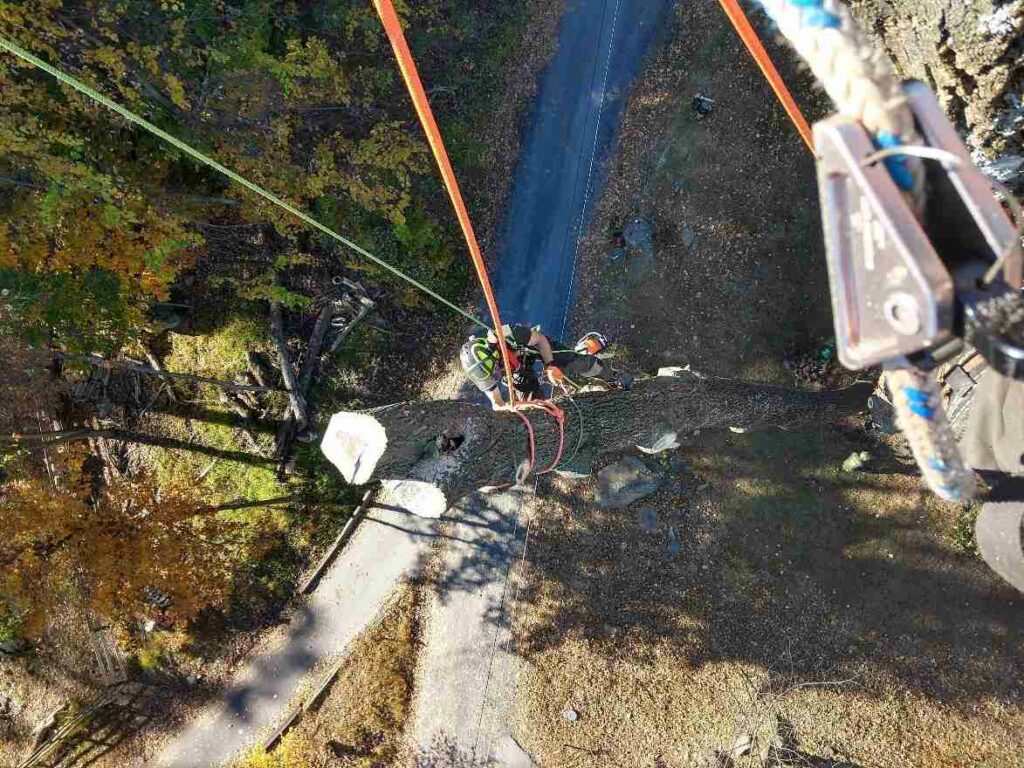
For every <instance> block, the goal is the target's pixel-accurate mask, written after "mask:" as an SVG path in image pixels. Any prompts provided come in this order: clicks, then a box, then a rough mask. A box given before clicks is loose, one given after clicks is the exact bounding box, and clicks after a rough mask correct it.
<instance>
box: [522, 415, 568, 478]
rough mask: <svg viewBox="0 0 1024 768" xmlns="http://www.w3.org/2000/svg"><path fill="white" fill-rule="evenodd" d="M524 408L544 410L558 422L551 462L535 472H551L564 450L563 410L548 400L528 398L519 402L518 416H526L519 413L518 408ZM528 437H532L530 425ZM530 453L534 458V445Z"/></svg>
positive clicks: (542, 473)
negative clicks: (555, 446) (556, 439)
mask: <svg viewBox="0 0 1024 768" xmlns="http://www.w3.org/2000/svg"><path fill="white" fill-rule="evenodd" d="M526 408H536V409H538V410H541V411H544V412H545V413H547V414H549V415H550V416H551V417H552V418H554V420H555V422H556V423H557V424H558V451H557V453H556V454H555V458H554V460H553V461H552V462H551V464H550V466H548V468H547V469H545V470H542V471H540V472H538V473H537V474H538V475H546V474H547V473H548V472H553V471H554V470H555V468H556V467H557V466H558V462H560V461H561V460H562V454H563V453H564V452H565V411H563V410H562V409H561V408H559V407H558V406H557V405H555V404H554V403H552V402H551V401H550V400H530V401H527V402H523V403H520V404H519V405H518V407H517V410H516V413H518V414H519V417H520V418H523V419H525V418H526V417H525V416H523V414H521V413H519V410H523V409H526ZM530 439H531V440H533V439H534V436H533V427H532V425H531V426H530ZM531 453H532V454H533V455H534V458H536V446H532V447H531ZM531 468H532V466H531Z"/></svg>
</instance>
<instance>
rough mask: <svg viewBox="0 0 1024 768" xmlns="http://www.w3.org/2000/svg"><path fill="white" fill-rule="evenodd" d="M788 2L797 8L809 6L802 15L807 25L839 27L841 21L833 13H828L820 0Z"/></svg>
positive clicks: (825, 27)
mask: <svg viewBox="0 0 1024 768" xmlns="http://www.w3.org/2000/svg"><path fill="white" fill-rule="evenodd" d="M789 1H790V3H792V4H793V5H795V6H797V7H799V8H810V9H811V10H810V11H809V12H808V13H807V14H806V15H805V16H804V23H805V24H807V26H809V27H820V28H824V29H839V27H840V26H841V25H842V21H841V20H840V19H839V17H838V16H836V15H835V14H834V13H829V12H828V11H826V10H825V9H824V8H823V7H822V0H789Z"/></svg>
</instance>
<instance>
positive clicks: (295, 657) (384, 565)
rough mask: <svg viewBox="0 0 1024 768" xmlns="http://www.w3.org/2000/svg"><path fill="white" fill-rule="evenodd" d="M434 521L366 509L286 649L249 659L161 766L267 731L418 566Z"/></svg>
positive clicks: (187, 764)
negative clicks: (308, 678) (317, 668)
mask: <svg viewBox="0 0 1024 768" xmlns="http://www.w3.org/2000/svg"><path fill="white" fill-rule="evenodd" d="M435 524H436V520H426V519H423V518H419V517H416V516H414V515H410V514H409V513H408V512H404V511H401V510H397V509H382V508H380V507H372V508H370V509H368V511H367V515H366V518H365V519H364V520H363V522H362V523H360V525H359V528H358V529H356V532H355V534H353V536H352V539H350V540H349V542H348V543H347V544H346V546H345V548H344V549H343V550H342V551H341V553H340V554H339V556H338V559H337V560H336V561H335V563H334V564H333V565H332V566H331V567H330V569H329V570H328V571H327V573H325V574H324V576H323V578H322V580H321V582H320V584H319V586H318V587H317V589H316V591H315V592H314V593H313V594H312V595H311V596H310V598H309V602H308V603H307V604H306V605H305V606H303V607H302V610H301V612H300V614H299V616H298V618H297V619H296V620H294V621H293V622H292V626H291V627H290V628H289V631H288V634H287V637H286V638H285V641H284V643H283V644H282V645H281V647H280V648H279V649H276V650H271V651H270V652H268V653H264V654H260V655H257V656H256V657H254V658H253V659H252V660H251V661H249V662H248V663H247V664H246V665H245V666H244V667H243V669H242V670H241V671H240V672H239V674H238V676H237V678H236V680H235V682H234V684H233V685H232V686H231V687H230V688H229V690H228V691H227V694H226V696H225V698H224V699H222V700H220V701H217V702H215V703H214V704H212V705H211V706H210V707H209V708H208V710H207V711H206V712H205V713H204V714H203V716H201V717H200V718H199V719H197V720H195V721H193V722H192V723H190V724H189V725H188V727H187V728H185V730H184V731H182V733H181V734H180V735H179V736H178V738H177V739H175V741H174V742H173V743H171V744H170V745H169V746H168V747H167V749H166V750H165V751H164V752H163V753H162V754H161V755H160V756H159V757H158V758H157V761H156V765H159V766H165V767H166V768H202V767H204V766H215V765H220V764H222V763H224V762H225V761H227V760H229V759H231V758H233V757H236V756H238V755H240V754H242V753H243V752H245V751H246V750H247V749H248V748H249V747H251V746H252V745H253V744H254V743H256V741H257V740H258V739H261V738H263V737H264V736H266V735H267V732H268V731H270V730H271V729H272V728H273V727H275V726H276V725H277V723H278V722H279V721H280V720H281V718H282V717H283V716H284V715H285V713H286V711H287V708H288V704H289V703H290V702H289V700H290V699H291V697H292V696H293V694H294V693H295V691H296V690H297V688H298V686H299V683H300V682H301V681H302V679H303V678H304V677H305V675H306V674H308V672H309V671H310V669H312V667H313V665H314V664H315V663H316V662H317V661H318V660H320V659H322V658H324V657H327V656H331V655H332V654H337V653H340V652H342V651H343V650H344V649H345V648H346V647H348V645H349V643H351V642H352V641H353V640H354V639H355V638H356V637H358V635H359V634H360V633H361V632H362V631H363V630H364V629H366V627H368V626H369V625H370V624H371V623H372V622H373V620H374V619H375V618H376V617H377V616H378V615H379V614H380V612H381V609H382V608H383V607H384V605H385V604H386V602H387V599H388V596H389V595H390V594H391V592H392V591H393V589H394V586H395V585H396V584H397V583H398V582H399V581H400V580H401V579H402V578H403V577H407V576H412V575H414V574H415V573H416V572H417V571H418V570H419V568H420V567H421V566H422V564H423V559H424V557H425V554H426V552H427V550H428V549H429V546H430V544H431V542H432V541H433V540H434V536H435V533H434V527H435Z"/></svg>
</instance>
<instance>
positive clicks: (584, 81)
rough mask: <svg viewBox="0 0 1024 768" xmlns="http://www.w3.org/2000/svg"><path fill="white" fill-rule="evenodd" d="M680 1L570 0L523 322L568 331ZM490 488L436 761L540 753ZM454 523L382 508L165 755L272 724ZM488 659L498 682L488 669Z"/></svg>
mask: <svg viewBox="0 0 1024 768" xmlns="http://www.w3.org/2000/svg"><path fill="white" fill-rule="evenodd" d="M671 6H672V0H569V9H568V11H567V13H566V14H565V16H564V17H563V19H562V22H561V26H560V29H559V44H558V49H557V51H556V53H555V55H554V58H553V59H552V61H551V63H550V65H549V66H548V68H547V70H545V72H544V74H543V76H542V81H541V83H540V89H539V95H538V102H537V105H536V108H535V110H534V114H533V117H532V119H531V121H530V125H529V126H528V128H527V130H526V133H525V136H524V142H523V148H522V153H521V158H520V162H519V165H518V167H517V169H516V175H515V183H514V189H513V195H512V199H511V201H510V208H509V213H508V218H507V222H506V225H505V228H504V234H503V238H502V247H501V249H500V251H499V254H500V256H499V263H498V270H497V275H496V289H497V292H498V300H499V303H500V305H501V309H502V313H503V319H504V320H506V321H507V322H527V323H530V324H537V323H541V324H542V325H543V327H544V328H545V329H546V330H547V331H549V332H550V333H552V334H553V335H556V336H561V335H564V331H565V322H566V318H567V316H568V309H569V306H570V302H571V296H572V287H573V281H574V271H575V259H576V247H577V239H578V236H579V233H580V231H581V228H582V227H584V226H585V225H586V222H587V220H588V216H589V214H590V211H591V208H592V206H593V203H594V199H595V196H596V195H597V191H598V188H599V186H600V180H601V177H602V170H601V164H602V158H603V156H604V154H605V153H606V151H607V150H608V148H609V147H610V146H611V144H612V142H613V139H614V137H615V134H616V132H617V128H618V124H619V120H620V118H621V112H622V99H623V96H624V92H625V89H626V88H627V87H628V85H629V83H630V82H631V80H632V79H633V77H634V76H635V75H636V73H637V72H638V71H639V69H640V66H641V64H642V60H643V56H644V54H645V52H646V51H647V49H648V47H649V46H650V44H651V42H652V41H653V40H654V38H655V34H656V29H657V27H658V26H659V25H658V21H659V20H660V19H661V16H662V14H664V13H665V12H666V11H667V10H668V9H669V8H671ZM483 499H484V497H481V496H479V495H475V496H473V497H471V501H470V502H469V504H468V506H467V505H462V506H460V507H456V508H455V509H453V514H457V515H458V514H461V515H465V518H464V519H462V518H460V519H459V521H458V522H457V523H455V531H456V533H455V534H454V538H452V539H449V541H447V542H446V543H447V545H448V546H447V547H446V550H445V554H444V571H443V572H442V576H441V589H440V591H439V592H438V595H437V596H436V597H435V598H434V599H433V601H432V605H431V606H430V607H431V612H430V615H429V618H428V642H427V644H426V648H425V652H424V653H425V659H424V664H423V666H422V681H421V682H422V685H423V691H425V692H426V693H425V695H424V694H423V693H421V695H420V696H419V697H418V699H417V702H418V704H417V708H416V710H415V712H414V715H413V734H412V735H413V738H414V739H415V740H416V742H417V743H419V744H420V745H422V747H423V749H424V752H423V755H422V759H421V761H420V763H421V765H423V766H428V765H429V766H441V765H445V766H448V765H460V766H463V765H465V766H475V765H485V764H486V765H492V766H504V767H505V768H520V767H521V766H526V765H529V764H530V761H529V759H528V758H527V757H526V755H525V753H523V752H522V750H521V749H520V748H519V747H518V744H517V743H516V741H515V740H514V738H513V735H512V734H511V733H510V732H509V730H508V727H507V725H506V724H505V714H506V713H505V710H504V709H503V706H499V705H504V704H508V703H510V702H511V701H512V699H513V696H514V679H515V662H514V660H513V659H511V657H509V656H508V655H507V654H506V653H505V652H504V650H500V649H503V648H504V643H505V640H506V639H507V631H508V623H509V613H508V611H509V608H510V605H511V602H512V601H510V599H509V596H508V595H507V594H506V592H505V589H506V581H507V578H508V574H509V569H510V567H511V566H512V564H513V561H514V558H515V555H516V553H517V552H519V551H521V550H520V547H521V546H522V534H523V528H522V526H521V525H520V524H519V523H520V518H521V516H522V514H523V513H522V510H521V509H520V506H521V505H520V504H519V503H518V501H519V499H520V497H519V495H518V492H516V493H511V492H510V493H508V494H502V495H500V496H498V497H495V498H489V499H486V500H483ZM378 501H382V502H384V503H386V502H387V500H386V499H383V500H378ZM438 535H439V534H438V529H437V526H436V521H433V520H423V519H420V518H417V517H415V516H413V515H410V514H408V513H407V512H404V511H401V510H396V509H381V508H378V509H374V510H371V513H370V514H369V515H368V518H367V519H366V520H365V521H364V522H363V523H362V524H361V525H360V527H359V529H358V530H357V532H356V534H355V535H354V536H353V538H352V539H351V540H350V541H349V542H348V544H347V545H346V546H345V548H344V550H343V551H342V553H341V554H340V555H339V557H338V559H337V561H336V562H335V563H334V565H332V566H331V568H330V569H329V570H328V572H327V573H326V574H325V575H324V577H323V578H322V580H321V582H320V585H319V586H318V588H317V590H316V592H315V593H314V594H313V595H312V596H311V598H310V600H309V602H308V603H307V605H306V606H305V607H304V609H303V610H302V612H301V614H300V616H299V618H298V620H296V621H295V622H293V626H292V627H291V628H290V631H289V633H288V636H287V639H286V641H285V643H284V644H283V645H282V647H281V648H280V649H278V650H273V651H269V652H267V653H263V654H260V655H258V656H256V657H255V658H253V659H252V660H251V661H250V662H248V664H246V666H245V667H244V668H243V670H242V671H241V672H240V673H239V675H238V677H237V680H236V682H235V683H234V684H233V685H232V686H231V687H230V689H229V691H228V692H227V694H226V697H225V698H224V699H223V700H220V701H217V702H215V703H213V704H211V706H210V707H209V708H208V710H207V712H206V713H205V714H204V716H203V717H201V718H199V719H197V720H196V721H194V722H193V723H191V724H190V725H189V726H188V727H187V728H186V729H185V730H184V731H183V732H182V733H181V734H180V735H179V737H178V738H176V739H175V740H174V741H173V742H172V743H171V744H170V745H169V746H168V747H167V748H166V750H165V751H164V752H163V753H162V754H161V755H160V756H159V757H158V758H157V760H156V762H155V764H156V765H159V766H164V767H165V768H203V767H205V766H215V765H220V764H222V763H223V762H225V761H227V760H229V759H231V758H232V757H235V756H238V755H240V754H241V753H243V752H244V751H245V750H246V749H247V748H249V747H250V746H252V745H253V744H254V743H256V741H257V740H258V739H260V738H262V737H263V736H265V735H266V734H267V732H268V731H270V730H271V729H272V728H273V727H274V726H275V725H276V724H277V723H278V722H279V721H280V719H281V718H282V717H283V715H284V714H285V712H286V711H287V707H288V704H289V703H290V699H291V697H292V696H293V695H294V693H295V691H296V689H297V687H298V685H299V683H300V682H301V681H302V679H303V678H304V677H305V676H306V675H307V674H308V673H309V671H310V669H311V668H312V667H313V665H314V664H315V663H316V662H317V661H318V660H319V659H322V658H324V657H326V656H330V655H332V654H337V653H340V652H342V651H343V650H344V649H345V648H346V647H348V645H349V644H350V643H351V641H352V640H354V639H355V638H356V637H357V636H358V635H359V634H360V633H361V632H362V631H363V630H364V629H366V628H367V627H368V626H369V625H370V624H371V623H372V622H373V621H374V619H375V618H376V617H377V616H379V615H380V612H381V610H382V608H383V607H384V605H385V603H386V601H387V598H388V596H389V595H390V594H391V592H392V591H393V589H394V587H395V585H396V584H397V583H398V582H399V581H400V580H401V579H402V578H403V577H407V576H411V575H413V574H415V573H417V572H418V570H419V569H420V568H421V567H422V565H423V563H424V559H425V557H426V556H427V553H428V550H429V548H430V545H431V543H432V542H434V541H435V540H436V537H437V536H438ZM489 649H491V650H489ZM492 651H493V652H492ZM484 668H487V669H489V670H490V678H488V680H487V684H486V686H483V685H481V683H480V678H479V677H477V675H478V673H481V671H482V670H483V669H484ZM446 745H447V746H446ZM438 750H441V751H438ZM444 750H447V751H444ZM467 757H468V759H465V758H467ZM464 759H465V761H463V760H464ZM481 761H482V762H481ZM488 761H490V762H488Z"/></svg>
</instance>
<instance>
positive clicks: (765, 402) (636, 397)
mask: <svg viewBox="0 0 1024 768" xmlns="http://www.w3.org/2000/svg"><path fill="white" fill-rule="evenodd" d="M871 390H872V386H871V385H870V384H858V385H855V386H853V387H849V388H847V389H844V390H840V391H835V392H807V391H802V390H795V389H786V388H783V387H773V386H767V385H763V384H749V383H745V382H740V381H732V380H727V379H705V378H700V377H698V376H696V375H694V374H691V373H689V372H683V374H682V376H680V377H669V376H662V377H658V378H654V379H650V380H647V381H642V382H639V383H638V384H637V385H636V386H635V387H634V388H633V389H632V390H630V391H628V392H618V391H616V392H589V393H583V394H580V395H577V396H576V398H575V401H574V403H570V402H568V401H567V400H559V401H556V402H557V403H558V404H559V405H560V406H561V407H562V409H563V410H564V412H565V443H566V448H565V453H566V456H567V457H569V456H570V455H572V454H575V456H574V457H573V458H574V463H575V464H576V465H578V466H583V467H587V466H589V465H590V464H591V463H592V462H593V460H594V459H595V458H596V457H597V456H598V455H599V454H600V453H603V452H605V451H610V450H616V449H622V448H627V447H631V446H633V445H638V444H641V445H649V444H651V443H652V442H653V441H655V440H657V439H658V438H662V439H664V438H665V437H666V436H670V433H672V432H675V433H677V434H680V435H688V434H690V433H692V432H694V431H696V430H703V429H714V428H723V427H736V428H741V429H744V430H755V429H764V428H769V427H774V428H780V429H787V430H799V429H807V428H813V427H820V426H823V425H826V424H829V423H833V422H834V421H835V420H836V419H838V418H839V417H841V416H844V415H850V414H853V413H856V412H857V411H859V410H862V409H863V407H864V405H865V403H866V401H867V397H868V395H869V394H870V393H871ZM522 413H523V415H524V416H526V417H527V418H528V419H529V420H530V422H531V424H532V427H533V432H534V435H535V438H536V447H537V468H538V469H542V468H544V467H546V466H547V464H548V463H550V462H551V461H552V460H553V459H554V458H555V454H556V451H557V446H558V440H559V430H558V427H557V424H556V422H555V420H554V419H553V418H552V417H551V416H550V415H548V414H546V413H544V412H543V411H540V410H535V409H529V410H526V411H523V412H522ZM577 444H578V445H579V448H578V450H576V446H577ZM456 445H457V446H458V447H454V446H456ZM321 447H322V448H323V450H324V453H325V454H326V455H327V457H328V458H329V459H330V460H331V461H332V462H333V463H334V464H335V466H337V467H338V469H339V470H341V473H342V475H344V477H345V479H346V480H347V481H348V482H350V483H354V484H362V483H366V482H369V481H370V480H371V479H385V480H386V479H394V480H402V479H410V480H419V481H423V482H426V483H429V484H431V485H433V486H436V487H437V488H440V490H441V491H442V492H443V493H444V494H445V497H446V501H447V502H448V503H451V502H454V501H455V500H457V499H458V498H459V497H460V496H461V495H463V494H464V493H466V492H468V491H471V490H474V489H476V488H480V487H482V486H485V485H494V484H500V483H508V482H512V481H513V480H514V478H515V475H516V471H517V468H518V466H519V465H520V463H521V462H522V461H523V459H524V457H525V456H526V453H527V436H526V429H525V426H524V425H523V423H522V422H521V420H520V419H519V418H518V417H517V416H516V415H515V414H511V413H507V412H505V413H503V412H497V413H496V412H493V411H491V410H490V408H489V407H487V406H484V405H478V404H475V403H467V402H458V401H450V400H444V401H428V402H416V403H401V404H397V405H394V406H388V407H386V408H382V409H377V410H375V411H373V412H372V413H357V412H350V413H339V414H335V416H334V417H333V418H332V420H331V424H330V426H329V427H328V429H327V432H326V434H325V435H324V440H323V443H322V446H321ZM445 448H448V450H445Z"/></svg>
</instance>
